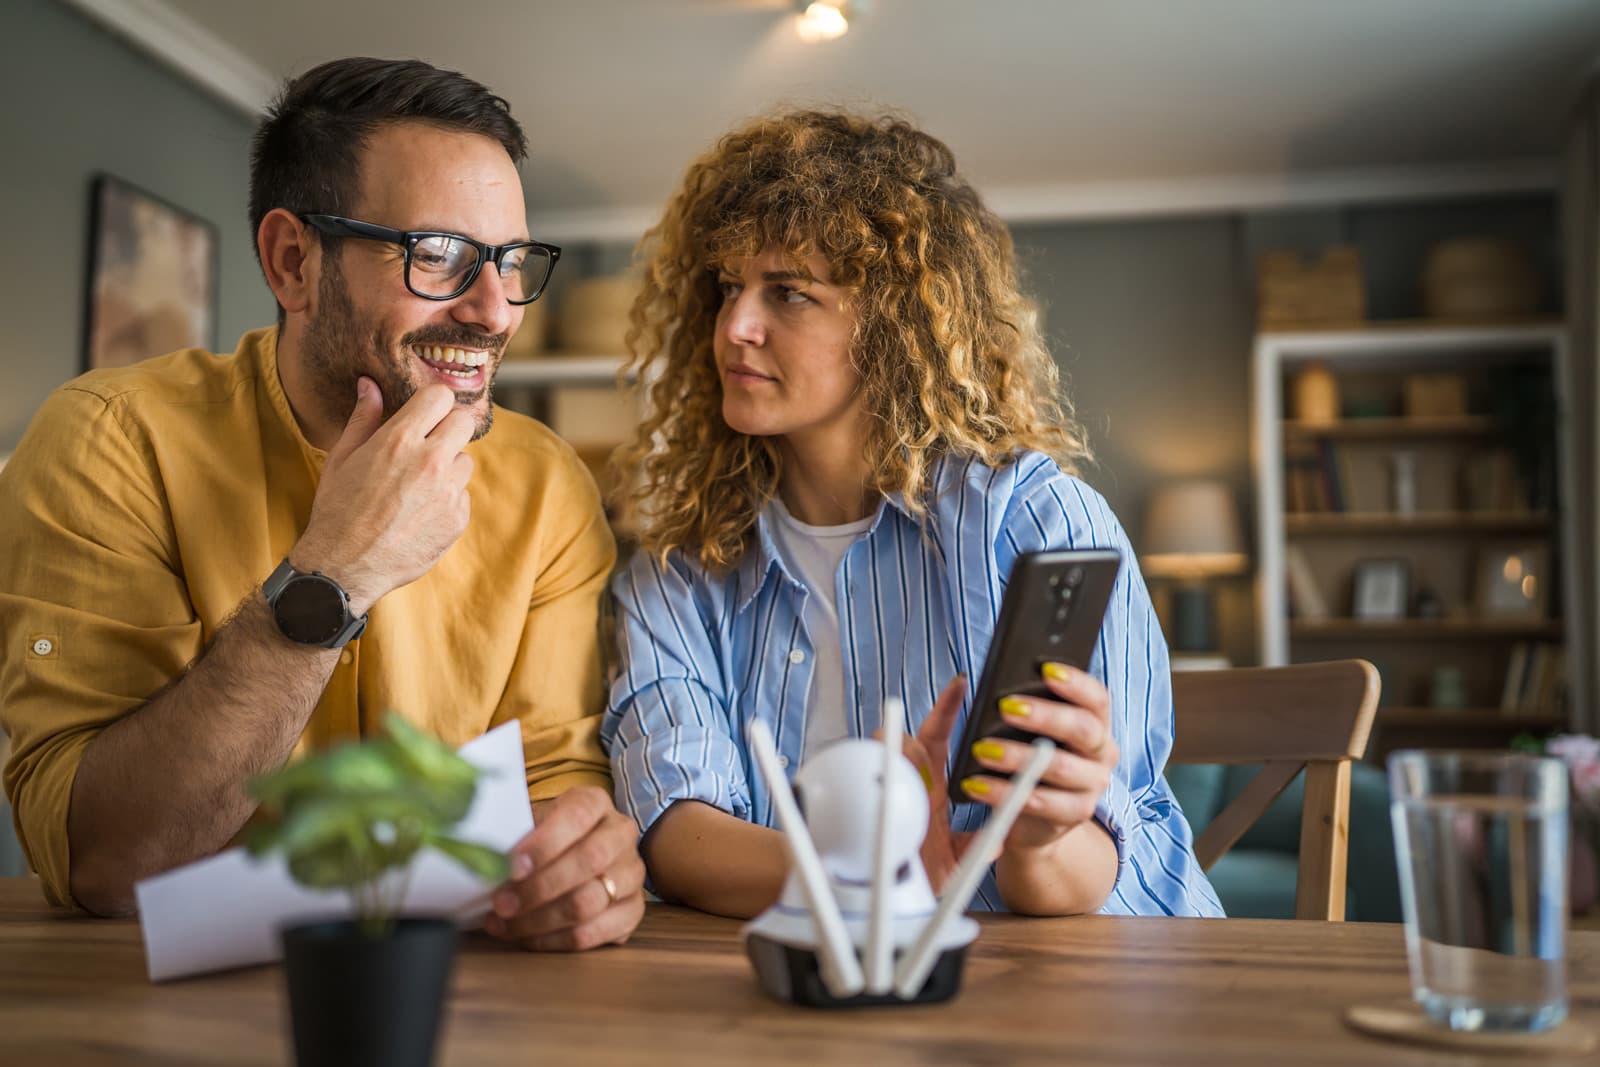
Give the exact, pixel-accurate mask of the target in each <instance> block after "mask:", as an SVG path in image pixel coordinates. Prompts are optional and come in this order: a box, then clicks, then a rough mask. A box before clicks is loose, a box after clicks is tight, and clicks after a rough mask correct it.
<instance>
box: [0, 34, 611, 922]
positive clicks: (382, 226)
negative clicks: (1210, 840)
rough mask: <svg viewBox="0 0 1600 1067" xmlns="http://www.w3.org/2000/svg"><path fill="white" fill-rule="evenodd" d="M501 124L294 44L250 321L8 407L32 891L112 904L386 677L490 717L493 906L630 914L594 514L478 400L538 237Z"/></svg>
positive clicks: (5, 525) (551, 451)
mask: <svg viewBox="0 0 1600 1067" xmlns="http://www.w3.org/2000/svg"><path fill="white" fill-rule="evenodd" d="M525 153H526V141H525V138H524V135H523V133H522V130H521V128H520V127H519V126H518V124H517V123H516V121H515V120H513V119H512V117H511V116H510V114H509V112H508V111H507V108H506V105H505V102H504V101H503V100H501V99H500V98H498V97H496V96H494V95H492V94H491V93H490V92H489V91H488V90H487V89H485V88H484V87H483V86H481V85H479V84H477V83H476V82H472V81H470V80H468V79H466V78H464V77H462V76H461V75H459V74H454V73H451V72H446V71H440V70H437V69H435V68H433V67H430V66H428V65H426V64H424V63H419V62H388V61H380V60H373V59H350V60H340V61H336V62H333V63H328V64H325V65H323V66H321V67H318V68H316V69H314V70H312V71H310V72H308V73H306V74H304V75H302V76H301V77H300V78H298V79H295V80H294V81H292V82H290V83H289V84H288V85H287V86H286V87H285V89H284V92H283V93H282V95H281V96H280V97H279V99H278V101H277V102H276V104H275V105H274V107H273V109H272V111H271V112H270V113H269V114H268V116H267V118H266V119H265V120H264V121H263V123H262V124H261V126H260V128H259V129H258V131H257V133H256V137H255V142H254V146H253V151H252V156H251V188H250V220H251V224H252V226H253V227H254V231H255V236H256V252H257V255H258V257H259V259H260V262H261V268H262V271H263V273H264V274H265V276H266V280H267V284H268V286H269V287H270V288H271V289H272V292H273V295H274V296H275V297H276V299H277V303H278V309H279V311H278V325H277V326H276V327H275V328H268V329H262V330H256V331H253V332H251V333H247V334H246V335H245V336H244V337H243V338H242V339H241V341H240V343H239V347H238V349H237V351H235V352H234V353H232V354H231V355H226V356H220V357H219V356H216V355H213V354H211V353H209V352H202V351H198V350H188V351H182V352H176V353H172V354H171V355H167V356H162V357H160V358H158V359H152V360H149V361H147V362H145V363H141V364H138V365H136V366H134V367H131V368H125V369H121V370H112V371H98V372H95V373H92V374H88V375H85V376H84V377H82V378H79V379H77V380H75V381H73V382H71V383H68V384H67V385H66V386H64V387H63V388H62V389H60V390H58V391H57V392H56V393H55V394H54V395H53V396H52V397H51V398H50V399H49V401H47V403H46V404H45V406H44V407H43V409H41V411H40V412H39V414H38V415H37V417H36V418H35V419H34V421H33V423H32V425H31V426H30V427H29V429H28V433H27V435H26V436H25V437H24V439H23V441H22V443H21V444H20V445H19V446H18V448H17V451H16V453H15V456H14V458H13V460H12V461H11V463H10V464H9V465H8V466H7V467H6V469H5V471H4V474H3V475H0V642H3V644H0V649H3V651H0V727H3V728H4V729H5V731H6V732H7V733H8V734H9V735H10V737H11V739H12V742H13V746H14V748H13V756H12V759H11V761H10V763H9V764H8V765H7V767H6V772H5V786H6V791H7V794H8V795H9V797H10V798H11V801H12V803H13V805H14V807H15V810H16V821H17V826H18V829H19V831H20V836H21V838H22V841H23V844H24V847H25V849H26V851H27V854H28V857H29V859H30V861H31V863H32V865H33V867H34V868H35V869H36V870H37V871H38V872H39V874H40V875H41V876H42V879H43V882H44V887H45V891H46V893H47V894H48V895H49V896H50V897H51V898H52V899H54V900H55V901H57V902H60V903H64V904H76V905H77V906H79V907H82V908H84V909H86V910H89V911H92V912H97V913H101V914H126V913H128V912H129V911H131V910H132V908H133V906H134V897H133V885H134V883H135V882H136V881H137V880H138V879H140V878H143V877H146V876H148V875H151V874H155V873H157V872H159V871H162V870H166V869H169V868H171V867H174V866H177V865H179V864H183V863H187V862H190V861H192V860H195V859H199V858H201V857H203V856H206V855H208V854H211V853H213V852H215V851H216V850H217V849H219V848H222V847H224V846H226V845H227V844H228V843H229V842H230V841H232V840H233V839H234V838H235V837H236V835H237V834H238V833H239V831H240V830H241V829H242V828H243V827H244V826H245V824H246V822H247V821H248V819H249V818H250V817H251V815H252V813H253V811H254V804H253V802H252V801H251V800H250V799H249V797H248V795H247V792H246V783H247V782H248V781H249V779H250V778H251V777H252V776H254V775H257V774H260V773H262V772H263V771H267V770H269V769H271V768H273V767H276V766H278V765H279V764H281V763H282V762H283V761H284V760H286V759H288V758H291V757H292V756H294V755H296V754H298V753H301V752H304V751H306V750H308V749H311V748H316V747H320V746H323V745H327V744H331V743H335V742H337V741H340V740H342V739H345V738H350V737H355V736H360V735H362V734H365V733H367V732H368V731H370V730H373V729H376V728H378V726H379V724H380V723H381V721H382V717H383V715H384V713H385V712H386V711H388V710H389V709H391V708H392V709H395V710H397V711H399V712H400V713H401V714H403V715H405V716H406V717H407V718H408V719H410V720H412V721H413V722H415V723H417V724H419V725H420V726H422V727H423V728H425V729H428V730H431V731H432V732H434V733H436V734H438V735H440V736H441V737H442V738H444V739H445V740H446V741H448V742H450V743H452V744H459V743H461V742H463V741H466V740H468V739H469V738H471V737H474V736H476V735H479V734H482V733H484V732H485V731H487V730H489V729H490V728H492V727H494V726H497V725H499V724H500V723H502V722H505V721H508V720H510V719H517V720H519V721H520V723H521V728H522V739H523V745H524V749H525V758H526V765H527V774H528V791H529V796H530V798H531V799H532V800H533V801H534V804H535V823H536V829H535V830H534V831H533V832H532V833H531V834H530V835H529V836H528V837H527V838H525V839H524V840H523V841H522V842H521V843H520V844H519V845H518V847H517V849H516V850H515V852H514V855H513V859H512V878H511V881H510V882H508V883H507V884H506V885H505V886H502V887H500V888H499V889H498V890H497V891H496V893H495V895H494V904H493V913H492V915H491V916H490V918H489V920H488V927H489V930H490V932H491V933H493V934H494V935H496V936H498V937H501V938H503V939H505V940H508V941H511V942H513V943H516V944H519V945H523V946H525V947H528V948H548V949H581V948H588V947H592V946H595V945H600V944H606V943H609V942H615V941H620V940H623V939H625V938H626V937H627V936H628V934H629V933H631V932H632V930H633V929H634V927H635V926H636V925H637V923H638V921H639V918H640V916H641V915H642V913H643V903H642V900H643V897H642V885H643V868H642V866H641V864H640V862H639V858H638V853H637V849H636V847H635V836H636V831H635V830H634V829H633V825H632V823H631V821H630V820H628V819H627V818H626V817H625V816H622V815H620V814H619V813H618V812H617V811H616V810H615V808H614V807H613V806H612V803H611V799H610V779H609V775H608V774H607V767H606V759H605V756H604V754H603V753H602V752H601V749H600V745H599V740H598V733H599V722H600V713H601V710H602V707H603V694H602V689H601V665H600V654H599V644H598V637H599V632H598V614H599V604H600V597H601V596H602V595H603V592H604V588H605V582H606V578H607V576H608V574H609V572H610V569H611V567H612V564H613V562H614V560H615V553H616V550H615V546H614V544H613V542H612V539H611V535H610V532H609V530H608V528H607V526H606V523H605V519H604V516H603V514H602V511H601V507H600V501H599V496H598V493H597V492H596V490H595V487H594V483H593V480H592V479H591V478H590V477H589V475H588V473H587V470H586V469H585V468H584V466H583V465H582V463H581V462H580V461H579V460H578V458H577V457H576V455H575V454H574V453H573V452H572V450H571V449H570V448H568V447H567V446H566V445H564V444H563V443H562V442H561V441H559V440H558V439H557V438H556V437H555V436H554V435H553V434H551V433H550V432H549V431H548V430H546V429H545V428H544V427H542V426H540V425H539V424H538V423H536V422H534V421H533V420H531V419H527V418H524V417H522V416H520V415H516V414H514V413H509V412H504V411H501V412H499V413H498V421H496V414H497V412H496V409H495V408H494V407H493V406H492V405H491V403H490V396H489V387H490V384H491V382H492V381H493V378H494V372H495V370H496V368H497V367H498V366H499V363H500V358H501V354H502V352H503V351H504V348H505V344H506V341H507V340H508V339H509V338H510V337H511V335H512V334H513V333H514V332H515V331H516V329H517V327H518V325H519V324H520V322H521V320H522V314H523V310H522V309H523V307H524V306H525V305H526V304H528V303H530V302H531V301H533V300H535V299H537V298H538V296H539V294H540V293H541V292H542V291H543V289H544V286H545V283H546V282H547V281H548V279H549V277H550V272H551V270H552V269H553V268H554V266H555V263H556V259H557V257H558V256H559V254H560V253H559V250H558V249H557V248H555V247H554V246H552V245H548V244H544V243H541V242H539V241H534V240H530V239H529V235H528V233H527V219H526V210H525V207H524V204H523V198H522V187H521V183H520V181H519V178H518V175H517V169H516V164H517V162H519V161H520V160H522V159H523V158H524V156H525ZM152 355H154V353H152ZM492 423H493V424H494V432H493V435H492V436H488V437H485V435H486V434H489V433H490V428H491V424H492ZM480 438H482V440H480Z"/></svg>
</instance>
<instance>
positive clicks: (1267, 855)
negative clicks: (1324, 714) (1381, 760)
mask: <svg viewBox="0 0 1600 1067" xmlns="http://www.w3.org/2000/svg"><path fill="white" fill-rule="evenodd" d="M1258 769H1259V767H1258V766H1255V765H1244V766H1237V767H1225V766H1220V765H1205V764H1192V765H1176V764H1175V765H1171V766H1169V767H1167V780H1168V781H1169V782H1170V783H1171V784H1172V791H1173V793H1174V794H1176V795H1177V798H1178V803H1179V804H1180V805H1182V806H1183V813H1184V815H1185V816H1186V817H1187V818H1188V820H1189V825H1190V827H1191V828H1192V829H1193V830H1194V832H1195V833H1196V834H1197V835H1198V834H1199V832H1200V831H1201V830H1202V829H1204V828H1205V826H1206V825H1207V824H1208V823H1209V822H1210V821H1211V820H1212V819H1214V818H1215V817H1216V816H1217V815H1218V813H1220V812H1221V811H1222V809H1223V808H1224V807H1225V806H1226V805H1227V803H1228V801H1230V800H1232V799H1233V797H1234V796H1236V795H1237V794H1238V793H1239V791H1240V790H1242V789H1243V788H1244V787H1245V784H1246V783H1247V782H1249V780H1250V779H1251V778H1252V777H1254V775H1255V773H1256V771H1257V770H1258ZM1304 799H1305V775H1304V774H1301V775H1300V776H1299V777H1297V778H1296V779H1295V780H1294V781H1293V782H1292V783H1291V784H1290V786H1289V788H1288V789H1286V790H1284V792H1283V795H1282V796H1281V797H1279V798H1278V799H1277V800H1276V801H1274V802H1273V804H1272V806H1271V807H1269V808H1268V809H1267V810H1266V812H1265V813H1263V814H1262V816H1261V818H1260V819H1258V820H1257V821H1256V823H1255V825H1253V826H1252V827H1250V829H1249V830H1247V831H1245V835H1244V836H1243V837H1241V838H1240V839H1239V841H1238V843H1237V844H1235V845H1234V846H1233V848H1231V849H1229V850H1228V852H1227V853H1225V854H1224V855H1223V857H1222V858H1221V859H1219V860H1218V861H1217V862H1216V865H1215V866H1213V867H1212V868H1211V870H1210V872H1208V877H1210V879H1211V884H1212V885H1213V886H1214V887H1216V890H1217V896H1218V897H1219V898H1221V900H1222V906H1223V908H1224V909H1225V910H1226V911H1227V913H1228V915H1230V916H1232V917H1234V918H1253V919H1292V918H1294V890H1295V880H1296V878H1295V876H1296V872H1297V870H1298V863H1299V854H1300V808H1301V805H1302V803H1303V801H1304ZM1345 870H1346V875H1347V878H1346V882H1345V918H1346V919H1348V920H1350V921H1352V922H1399V921H1400V918H1401V917H1400V885H1399V881H1398V877H1397V876H1396V874H1395V858H1394V831H1393V829H1392V827H1391V825H1390V822H1389V783H1388V780H1387V778H1386V777H1385V775H1384V773H1383V771H1382V770H1380V769H1379V768H1377V767H1374V766H1372V765H1371V764H1367V763H1360V762H1357V763H1353V764H1351V768H1350V852H1349V859H1348V862H1347V863H1346V868H1345Z"/></svg>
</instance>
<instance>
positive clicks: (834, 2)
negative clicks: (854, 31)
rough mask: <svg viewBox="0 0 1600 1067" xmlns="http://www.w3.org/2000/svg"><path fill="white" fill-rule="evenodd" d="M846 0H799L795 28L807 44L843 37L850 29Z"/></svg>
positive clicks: (796, 5)
mask: <svg viewBox="0 0 1600 1067" xmlns="http://www.w3.org/2000/svg"><path fill="white" fill-rule="evenodd" d="M844 6H845V5H844V0H809V2H808V0H797V2H796V4H795V8H796V10H797V11H799V14H797V15H796V16H795V28H796V29H797V30H798V31H799V32H800V39H801V40H802V41H804V42H806V44H816V43H817V42H819V41H832V40H835V39H837V38H840V37H843V36H844V35H845V32H846V31H848V30H849V29H850V20H849V19H847V18H845V15H844Z"/></svg>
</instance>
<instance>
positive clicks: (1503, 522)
mask: <svg viewBox="0 0 1600 1067" xmlns="http://www.w3.org/2000/svg"><path fill="white" fill-rule="evenodd" d="M1553 525H1554V522H1553V520H1552V518H1551V516H1550V515H1549V514H1548V513H1546V512H1542V511H1541V512H1519V511H1419V512H1416V513H1415V514H1411V515H1396V514H1393V513H1389V512H1382V511H1366V512H1361V511H1347V512H1339V511H1318V512H1290V513H1289V514H1287V515H1285V516H1284V517H1283V528H1284V532H1286V533H1288V534H1291V535H1299V536H1311V535H1316V536H1357V535H1366V534H1453V533H1463V534H1546V533H1549V532H1550V531H1551V529H1552V528H1553Z"/></svg>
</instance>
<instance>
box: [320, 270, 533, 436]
mask: <svg viewBox="0 0 1600 1067" xmlns="http://www.w3.org/2000/svg"><path fill="white" fill-rule="evenodd" d="M322 262H323V274H322V282H321V284H320V285H319V287H318V293H317V297H318V303H319V304H320V305H321V311H320V312H319V313H318V314H317V316H316V317H315V318H313V319H312V320H311V321H310V322H309V323H307V325H306V332H305V339H304V346H303V347H304V352H305V366H306V370H307V371H308V372H309V374H310V376H311V378H312V379H313V381H314V382H315V384H316V389H317V396H318V398H319V402H320V403H321V404H322V408H323V412H324V414H326V415H328V416H329V417H330V418H332V419H333V420H334V422H335V423H337V424H338V425H339V426H343V425H344V424H345V423H347V422H349V421H350V413H351V412H352V411H354V410H355V406H356V383H357V380H358V379H360V378H361V377H362V376H365V377H368V378H371V379H372V380H373V381H374V382H376V383H377V385H378V391H379V392H380V393H381V394H382V395H383V417H384V419H385V421H387V420H388V418H389V417H390V416H391V415H393V414H394V413H395V412H397V411H399V410H400V409H401V408H402V407H404V406H405V404H406V401H408V400H410V399H411V397H412V395H413V394H415V393H416V391H417V386H416V384H415V383H414V382H413V381H412V379H411V378H409V377H407V375H406V373H405V369H406V366H407V363H408V362H409V361H410V360H411V359H412V358H413V357H412V356H411V353H410V349H411V347H412V346H413V345H441V346H445V347H451V348H473V349H482V350H484V351H486V352H488V353H489V356H490V360H489V363H488V364H486V365H485V366H484V382H485V384H484V386H483V388H481V389H474V390H473V391H471V392H466V393H464V392H459V391H458V392H457V393H456V403H458V404H461V405H462V406H466V407H470V406H472V405H474V404H476V403H478V401H480V400H482V399H484V398H485V397H487V396H488V395H489V390H490V380H491V378H492V375H493V372H494V371H495V370H496V369H497V368H498V366H499V362H500V353H501V351H502V350H503V349H504V348H505V344H506V340H507V335H505V334H485V333H479V332H477V331H476V330H469V329H467V328H466V327H464V326H456V327H451V326H425V327H423V328H422V329H420V330H413V331H412V332H411V333H408V334H406V335H405V336H404V337H402V338H400V340H399V343H398V344H395V345H393V347H392V348H391V346H390V343H389V342H388V341H387V340H386V339H385V338H384V336H383V333H382V331H381V329H379V327H377V326H376V325H369V324H368V323H364V322H363V321H362V320H361V318H360V316H359V315H358V313H357V312H356V308H355V304H354V303H353V302H352V301H351V299H350V290H349V287H348V286H346V285H345V283H344V274H343V272H342V271H341V270H340V268H339V260H338V257H337V256H324V257H323V260H322ZM366 353H373V354H375V355H376V356H377V359H375V360H371V361H368V360H366V359H364V358H363V357H364V355H365V354H366ZM391 356H392V358H391ZM394 359H398V360H400V361H402V362H401V363H400V364H399V365H396V364H395V363H394V362H393V360H394ZM419 362H420V361H419ZM493 425H494V405H493V404H492V403H490V404H486V405H485V406H484V409H483V413H482V414H481V415H480V416H479V417H478V425H477V427H476V428H475V429H474V430H473V433H472V439H473V440H474V441H476V440H477V439H478V438H480V437H482V436H483V435H484V434H486V433H488V432H489V428H490V427H491V426H493Z"/></svg>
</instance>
